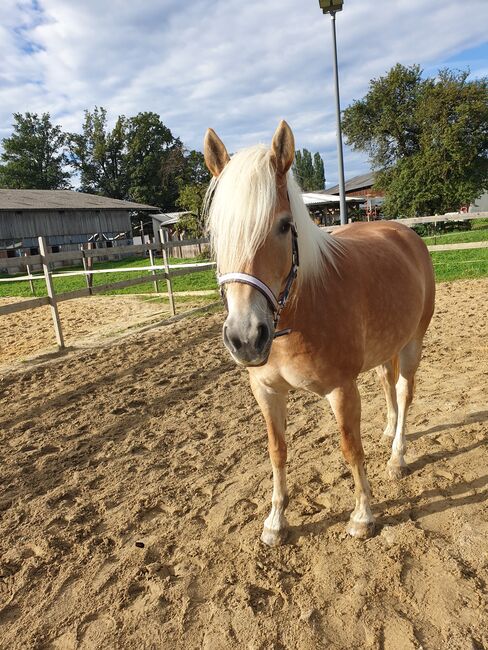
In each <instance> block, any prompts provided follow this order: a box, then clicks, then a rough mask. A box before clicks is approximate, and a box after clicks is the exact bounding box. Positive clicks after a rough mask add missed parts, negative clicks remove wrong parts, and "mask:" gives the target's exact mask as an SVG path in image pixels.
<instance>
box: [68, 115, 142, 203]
mask: <svg viewBox="0 0 488 650" xmlns="http://www.w3.org/2000/svg"><path fill="white" fill-rule="evenodd" d="M126 138H127V120H126V118H125V117H123V116H120V117H119V118H118V120H117V122H116V123H115V127H114V128H113V129H112V130H111V131H110V130H109V129H108V128H107V111H106V110H105V109H104V108H102V107H100V108H98V107H95V109H94V111H93V112H92V113H90V111H85V121H84V123H83V132H82V133H81V134H79V133H72V134H70V136H69V144H70V163H71V165H72V166H73V167H74V168H75V170H76V171H78V172H79V173H80V181H81V183H80V190H81V191H82V192H89V193H92V194H102V195H103V196H109V197H111V198H114V199H125V198H127V193H128V189H129V179H128V169H127V160H126V158H127V155H126Z"/></svg>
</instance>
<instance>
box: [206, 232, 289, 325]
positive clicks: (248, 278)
mask: <svg viewBox="0 0 488 650" xmlns="http://www.w3.org/2000/svg"><path fill="white" fill-rule="evenodd" d="M291 235H292V240H291V250H292V260H291V269H290V272H289V273H288V276H287V278H286V282H285V288H284V289H283V291H282V292H281V294H280V295H279V297H278V298H276V296H275V295H274V293H273V292H272V290H271V289H270V288H269V287H268V285H267V284H265V283H264V282H263V281H262V280H260V279H259V278H256V277H254V275H249V274H248V273H226V274H225V275H221V276H219V277H218V278H217V279H218V283H219V287H220V294H221V296H222V299H224V298H225V295H224V289H223V287H224V284H228V283H229V282H240V283H241V284H249V285H250V286H251V287H254V289H257V290H258V291H259V292H260V293H262V295H263V296H264V297H265V298H266V300H267V301H268V303H269V305H270V307H271V310H272V312H273V315H274V326H275V329H276V326H277V325H278V321H279V320H280V316H281V312H282V311H283V309H284V307H285V304H286V301H287V300H288V296H289V295H290V291H291V287H292V284H293V282H294V280H295V278H296V277H297V272H298V265H299V263H300V261H299V256H298V235H297V230H296V228H295V224H291ZM290 332H291V329H289V328H287V329H284V330H280V331H279V332H275V335H274V338H277V337H278V336H284V335H285V334H289V333H290Z"/></svg>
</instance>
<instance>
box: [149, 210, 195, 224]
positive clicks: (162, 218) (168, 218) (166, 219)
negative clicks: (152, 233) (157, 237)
mask: <svg viewBox="0 0 488 650" xmlns="http://www.w3.org/2000/svg"><path fill="white" fill-rule="evenodd" d="M185 214H191V212H158V214H150V215H149V216H150V217H152V218H153V219H156V221H159V223H160V224H161V225H162V226H172V225H174V224H175V223H178V221H179V220H180V217H182V216H184V215H185Z"/></svg>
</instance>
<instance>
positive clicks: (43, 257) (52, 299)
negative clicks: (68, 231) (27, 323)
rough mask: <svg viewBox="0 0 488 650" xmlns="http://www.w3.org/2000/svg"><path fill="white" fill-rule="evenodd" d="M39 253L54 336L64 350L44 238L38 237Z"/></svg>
mask: <svg viewBox="0 0 488 650" xmlns="http://www.w3.org/2000/svg"><path fill="white" fill-rule="evenodd" d="M39 253H40V254H41V260H42V269H43V271H44V279H45V281H46V289H47V295H48V297H49V304H50V306H51V316H52V319H53V325H54V333H55V334H56V341H57V343H58V347H59V348H60V349H62V348H64V338H63V331H62V329H61V321H60V319H59V312H58V304H57V302H56V293H55V291H54V285H53V279H52V277H51V271H50V270H49V262H48V261H47V259H46V256H47V245H46V240H45V239H44V237H39Z"/></svg>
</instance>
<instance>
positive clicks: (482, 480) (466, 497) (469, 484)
mask: <svg viewBox="0 0 488 650" xmlns="http://www.w3.org/2000/svg"><path fill="white" fill-rule="evenodd" d="M487 419H488V411H479V412H475V413H471V414H470V415H468V416H467V418H465V419H464V420H462V421H461V422H454V423H450V424H441V425H437V426H435V427H431V428H430V429H426V430H425V431H422V432H418V433H414V434H411V435H409V436H408V439H409V440H411V441H412V440H417V439H418V438H421V437H422V436H425V435H428V434H433V433H439V432H440V431H445V430H448V429H452V428H456V427H458V426H461V425H465V424H470V423H474V422H484V421H486V420H487ZM486 444H487V441H486V440H477V441H475V442H473V443H472V444H470V445H466V446H464V447H461V448H459V449H455V450H452V451H447V450H445V449H443V450H442V451H436V452H434V453H427V454H425V455H424V456H422V457H421V458H418V459H417V460H415V461H414V462H412V463H410V464H409V469H410V472H411V473H417V472H419V470H421V469H422V468H424V467H426V466H427V465H430V464H433V463H436V462H438V461H440V460H446V459H449V458H454V457H455V456H459V455H461V454H464V453H467V452H470V451H472V450H473V449H476V448H478V447H480V448H482V447H484V446H486ZM487 485H488V475H485V476H481V477H478V478H475V479H472V480H471V481H461V482H458V483H451V484H450V485H448V486H447V487H443V488H439V487H435V488H431V489H430V490H425V491H423V492H422V493H421V494H419V495H412V496H404V497H401V498H397V499H387V500H385V501H382V502H377V503H374V504H373V505H372V509H373V511H374V513H375V514H376V516H377V517H378V520H377V525H376V532H377V533H378V532H379V531H380V530H381V528H382V527H383V526H384V525H386V524H388V525H395V524H399V523H404V522H405V521H408V520H411V519H413V520H417V519H422V517H423V516H426V515H428V514H429V515H430V514H434V513H439V512H443V511H445V510H450V509H452V508H458V507H461V506H465V505H471V504H474V503H481V502H483V501H485V500H486V499H487V497H488V489H486V486H487ZM473 490H476V492H475V493H474V494H466V492H472V491H473ZM439 494H442V495H443V496H445V498H444V499H442V500H435V501H432V500H431V499H432V498H434V497H438V496H439ZM399 507H401V508H402V510H401V511H400V512H396V513H395V515H394V516H390V515H388V514H386V515H385V514H383V513H385V512H386V511H388V510H390V509H391V508H395V509H397V508H399ZM350 514H351V509H347V510H343V511H341V512H336V513H328V514H327V515H325V516H324V517H323V518H321V519H320V520H318V521H314V522H310V523H305V524H302V525H300V526H290V530H289V535H288V539H287V542H288V543H290V544H295V543H296V542H297V541H298V540H299V539H300V538H301V537H306V536H309V535H317V534H322V533H324V532H326V531H327V530H328V529H329V528H330V527H331V526H333V525H335V524H338V523H341V522H342V523H344V524H346V523H347V521H348V520H349V516H350Z"/></svg>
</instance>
